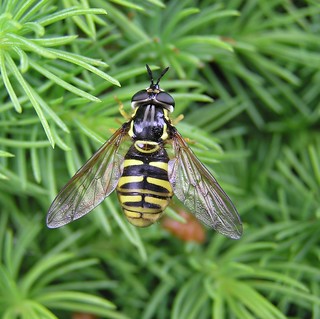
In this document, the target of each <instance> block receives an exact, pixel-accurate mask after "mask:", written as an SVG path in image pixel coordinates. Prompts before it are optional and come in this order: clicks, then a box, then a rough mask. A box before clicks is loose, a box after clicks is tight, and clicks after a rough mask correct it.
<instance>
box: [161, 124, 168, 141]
mask: <svg viewBox="0 0 320 319" xmlns="http://www.w3.org/2000/svg"><path fill="white" fill-rule="evenodd" d="M160 138H161V139H162V140H163V141H165V140H166V139H168V132H167V124H166V123H164V125H163V133H162V135H161V137H160Z"/></svg>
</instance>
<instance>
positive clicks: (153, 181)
mask: <svg viewBox="0 0 320 319" xmlns="http://www.w3.org/2000/svg"><path fill="white" fill-rule="evenodd" d="M147 182H148V183H150V184H154V185H157V186H161V187H163V188H165V189H167V190H168V191H169V192H171V191H172V187H171V184H170V183H169V182H168V181H164V180H163V179H159V178H153V177H147Z"/></svg>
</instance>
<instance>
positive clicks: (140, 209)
mask: <svg viewBox="0 0 320 319" xmlns="http://www.w3.org/2000/svg"><path fill="white" fill-rule="evenodd" d="M122 207H123V208H124V210H130V211H132V212H137V213H141V214H146V213H150V214H157V213H160V212H162V209H161V208H159V209H155V208H146V207H141V206H139V207H135V206H128V205H126V204H124V203H122Z"/></svg>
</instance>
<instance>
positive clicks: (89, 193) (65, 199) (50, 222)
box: [47, 126, 128, 228]
mask: <svg viewBox="0 0 320 319" xmlns="http://www.w3.org/2000/svg"><path fill="white" fill-rule="evenodd" d="M127 131H128V130H127V126H122V127H121V128H120V129H119V130H117V131H116V132H115V133H114V134H113V135H112V136H111V138H110V139H109V140H108V141H107V142H105V143H104V144H103V145H102V146H101V147H100V149H99V150H98V151H97V152H96V153H95V154H94V155H93V156H92V157H91V158H90V159H89V160H88V161H87V162H86V164H84V166H82V167H81V168H80V169H79V170H78V172H77V173H76V174H75V175H74V176H73V177H72V178H71V180H70V181H69V182H68V183H67V184H66V185H65V186H64V188H63V189H62V190H61V191H60V193H59V194H58V195H57V197H56V198H55V199H54V201H53V203H52V204H51V206H50V208H49V211H48V214H47V226H48V227H49V228H56V227H60V226H63V225H65V224H68V223H70V222H71V221H73V220H75V219H78V218H80V217H82V216H83V215H85V214H87V213H89V212H90V211H91V210H92V209H94V208H95V207H96V206H97V205H98V204H100V203H101V202H102V200H103V199H104V198H106V197H107V196H108V195H109V194H110V193H111V192H112V191H113V190H114V189H115V187H116V186H117V183H118V180H119V178H120V176H121V174H122V163H123V159H124V157H123V155H122V154H120V152H119V150H120V149H121V148H120V146H121V144H122V142H123V141H124V140H125V139H124V138H125V137H127V136H128V135H127Z"/></svg>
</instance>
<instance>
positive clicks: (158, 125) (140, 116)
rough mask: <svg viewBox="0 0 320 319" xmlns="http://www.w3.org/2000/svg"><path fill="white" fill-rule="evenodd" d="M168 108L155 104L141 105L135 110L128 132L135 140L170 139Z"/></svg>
mask: <svg viewBox="0 0 320 319" xmlns="http://www.w3.org/2000/svg"><path fill="white" fill-rule="evenodd" d="M169 123H170V120H169V117H168V110H166V109H165V108H163V107H161V106H158V105H154V104H146V105H140V106H138V107H137V109H136V110H135V112H134V114H133V116H132V119H131V123H130V130H129V132H128V134H129V135H130V137H131V138H132V139H133V140H135V141H138V140H140V141H152V142H157V143H160V142H163V141H165V140H166V139H168V126H169V125H170V124H169Z"/></svg>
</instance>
